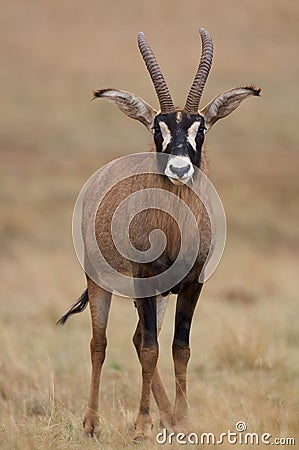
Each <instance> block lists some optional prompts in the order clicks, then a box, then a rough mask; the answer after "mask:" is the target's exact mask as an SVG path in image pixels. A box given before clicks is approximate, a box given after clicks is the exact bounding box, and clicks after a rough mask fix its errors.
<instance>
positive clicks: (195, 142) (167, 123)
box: [153, 111, 205, 184]
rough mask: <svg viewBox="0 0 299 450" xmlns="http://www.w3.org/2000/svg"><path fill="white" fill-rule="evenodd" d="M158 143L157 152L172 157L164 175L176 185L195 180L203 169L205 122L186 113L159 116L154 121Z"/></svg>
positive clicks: (199, 117) (156, 142)
mask: <svg viewBox="0 0 299 450" xmlns="http://www.w3.org/2000/svg"><path fill="white" fill-rule="evenodd" d="M153 130H154V140H155V145H156V150H157V152H163V153H167V154H169V155H170V156H169V158H168V162H167V165H166V167H165V170H164V173H165V175H167V177H168V178H169V179H170V180H171V181H172V182H173V183H175V184H177V183H184V184H186V183H187V182H188V181H189V180H190V179H192V176H193V173H194V168H193V166H197V167H200V160H201V147H202V144H203V141H204V132H205V124H204V118H203V117H202V116H201V115H199V114H193V115H191V116H189V115H187V114H186V113H185V112H184V111H176V112H174V113H170V114H158V115H157V116H156V118H155V121H154V127H153Z"/></svg>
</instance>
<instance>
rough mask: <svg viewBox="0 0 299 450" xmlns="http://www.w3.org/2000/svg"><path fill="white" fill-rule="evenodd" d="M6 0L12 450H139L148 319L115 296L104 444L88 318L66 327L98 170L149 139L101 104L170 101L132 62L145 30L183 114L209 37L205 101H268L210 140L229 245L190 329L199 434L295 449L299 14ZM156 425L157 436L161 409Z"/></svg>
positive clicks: (6, 287) (3, 381)
mask: <svg viewBox="0 0 299 450" xmlns="http://www.w3.org/2000/svg"><path fill="white" fill-rule="evenodd" d="M6 3H7V4H6V5H3V7H2V11H1V17H0V21H1V23H0V49H1V75H0V76H1V85H2V87H3V90H2V92H1V105H0V122H1V130H0V151H1V166H0V180H1V181H0V182H1V194H0V202H1V213H0V221H1V234H0V244H1V254H0V273H1V278H2V281H1V303H0V448H1V450H2V449H3V450H8V449H13V450H15V449H22V450H29V449H30V450H31V449H38V450H45V449H62V448H63V449H77V448H78V449H82V448H84V449H89V448H90V449H92V448H97V449H98V448H104V449H114V448H115V449H116V448H117V449H120V448H128V449H130V448H135V447H133V446H132V445H131V443H130V439H131V435H132V426H133V422H134V417H135V414H136V410H137V404H138V397H139V383H140V370H139V366H138V363H137V358H136V356H135V354H134V350H133V346H132V345H131V336H132V334H133V329H134V326H135V322H136V313H135V310H134V308H133V307H132V305H131V304H128V302H127V301H125V300H122V299H115V301H114V304H113V308H112V317H111V321H110V327H109V349H108V356H107V361H106V363H105V370H104V374H103V380H102V381H103V382H102V391H101V405H102V409H101V423H102V437H101V441H100V443H99V442H96V441H91V440H84V439H83V437H82V434H81V421H82V417H83V415H84V408H85V405H86V402H87V395H88V383H89V373H90V362H89V354H88V341H89V337H90V331H89V330H90V324H89V317H88V314H87V313H85V314H83V315H81V317H76V318H74V319H72V321H70V323H68V325H67V326H66V327H65V328H63V329H57V328H56V326H55V321H56V319H57V318H58V317H59V316H60V315H61V314H62V313H63V312H64V311H65V309H66V308H67V306H68V305H69V304H70V303H72V302H73V300H74V299H75V298H76V297H77V296H78V295H79V293H80V292H81V290H82V289H83V287H84V277H83V274H82V271H81V268H80V267H79V265H78V264H77V262H76V259H75V254H74V252H73V250H72V242H71V232H70V229H71V215H72V208H73V205H74V202H75V199H76V195H77V193H78V191H79V189H80V188H81V186H82V184H83V182H84V181H85V180H86V179H87V177H88V176H89V175H90V174H92V173H93V172H94V171H95V170H96V169H97V168H98V167H99V166H100V165H102V164H104V163H105V162H107V161H108V160H110V159H112V158H114V157H115V156H117V155H122V154H126V153H130V152H133V151H140V150H142V149H146V148H147V146H148V144H149V137H148V136H147V135H146V132H144V130H143V128H142V127H140V126H139V125H138V124H136V123H133V122H130V121H129V120H127V119H126V118H125V117H123V116H122V115H121V114H118V113H117V112H116V111H115V110H114V109H113V108H112V107H111V106H110V105H107V104H105V103H103V104H101V105H99V104H98V103H96V102H93V103H90V101H89V99H90V92H91V90H92V89H93V88H97V87H105V86H115V87H119V88H123V89H126V90H129V91H133V92H135V93H137V94H139V95H141V96H142V97H144V98H145V100H147V101H149V102H151V103H152V104H153V105H155V104H156V99H155V95H154V92H153V89H152V87H151V85H150V82H149V79H148V76H147V75H146V73H145V69H144V66H143V63H142V61H141V59H140V57H139V55H138V52H137V50H136V43H135V39H136V33H137V31H139V30H140V29H142V30H144V31H145V32H146V35H147V36H148V38H149V39H150V41H151V43H152V45H153V47H154V48H155V49H156V53H157V56H158V58H159V60H160V61H161V66H162V68H165V72H166V76H167V79H168V80H169V85H170V88H171V89H172V91H173V92H174V94H175V99H176V101H177V103H178V104H182V103H183V102H184V99H185V94H186V90H187V88H188V87H189V84H190V82H191V79H192V76H193V73H194V69H195V64H196V62H197V60H198V55H199V47H200V46H199V38H198V36H197V35H196V28H197V27H198V26H199V25H202V26H205V27H206V28H207V29H208V30H210V31H211V33H212V34H213V37H214V40H215V45H216V54H215V62H214V67H213V72H212V75H211V77H210V80H209V83H208V86H207V89H206V92H205V99H204V100H205V101H207V100H209V99H210V98H211V97H212V96H214V95H215V93H216V92H218V91H221V90H224V89H228V88H230V87H232V86H234V85H238V84H241V83H243V82H252V81H255V82H256V83H257V84H258V85H261V87H262V88H263V96H262V98H261V99H260V100H256V99H252V100H251V101H248V103H247V104H246V105H244V106H242V107H241V108H240V111H239V112H238V113H236V114H234V115H233V116H232V117H231V118H230V119H227V121H225V122H223V123H222V124H221V125H220V124H219V125H217V126H216V127H215V130H213V133H212V134H211V136H209V148H210V157H211V178H212V180H213V181H214V183H215V185H216V187H217V189H218V191H219V193H220V195H221V198H222V200H223V203H224V206H225V209H226V214H227V218H228V241H227V248H226V251H225V255H224V258H223V260H222V263H221V266H220V268H219V269H218V270H217V272H216V274H215V275H214V276H213V278H212V279H211V281H210V282H209V283H208V284H207V286H206V287H205V290H204V293H203V295H202V299H201V302H200V304H199V307H198V310H197V312H196V317H195V319H194V325H193V330H192V354H193V356H192V360H191V363H190V372H189V380H190V388H189V392H190V407H191V410H192V413H193V418H194V420H193V422H194V430H195V431H197V432H201V431H214V432H216V433H220V432H224V431H226V430H227V429H233V427H234V424H235V423H236V422H237V421H239V420H244V421H245V422H246V423H247V424H248V429H249V430H250V431H255V432H265V431H266V432H269V433H272V434H273V436H294V437H296V438H297V442H299V421H298V417H299V402H298V399H299V384H298V375H299V356H298V344H299V333H298V319H297V318H298V314H299V305H298V242H299V240H298V238H299V234H298V225H297V224H298V219H299V214H298V194H299V183H298V148H299V137H298V132H297V123H298V119H299V116H298V108H297V104H298V98H296V96H297V97H298V86H297V84H298V81H297V80H298V75H299V60H298V58H296V55H297V42H298V38H299V30H298V20H297V19H298V14H299V6H298V3H297V2H295V1H289V2H285V3H283V2H281V1H278V0H272V1H271V2H270V0H265V1H263V2H259V1H257V0H251V1H249V0H248V1H247V0H246V1H243V2H236V1H235V0H228V1H226V2H223V1H222V0H216V1H214V2H205V1H201V2H198V1H197V0H196V1H195V0H191V1H190V2H187V3H184V2H170V1H164V2H158V1H157V0H153V1H152V2H148V3H140V2H137V1H136V0H130V1H127V2H123V3H121V2H116V3H113V4H112V3H111V2H110V3H111V4H109V3H106V2H103V1H98V2H91V3H90V4H88V6H86V4H84V3H83V2H79V1H77V0H76V1H73V2H67V1H61V0H60V1H57V0H54V1H51V2H37V1H35V0H28V1H26V2H25V3H24V4H23V5H22V4H21V3H20V2H16V1H10V2H6ZM115 130H117V131H115ZM173 311H174V302H173V301H172V302H171V305H170V308H169V311H168V312H167V317H166V320H165V328H164V330H163V333H162V336H161V348H162V350H161V357H160V365H161V369H162V373H163V375H164V380H165V383H166V385H167V387H168V390H169V392H170V395H171V396H173V390H174V386H173V376H172V363H171V357H170V345H171V337H172V319H173ZM154 419H155V431H157V430H158V417H157V413H156V410H154ZM222 447H223V448H225V446H222ZM139 448H143V445H141V446H140V447H139ZM144 448H151V449H152V448H155V444H152V443H151V444H148V445H145V446H144ZM173 448H174V446H173ZM235 448H237V446H235Z"/></svg>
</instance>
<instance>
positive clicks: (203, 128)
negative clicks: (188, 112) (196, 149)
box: [198, 126, 206, 134]
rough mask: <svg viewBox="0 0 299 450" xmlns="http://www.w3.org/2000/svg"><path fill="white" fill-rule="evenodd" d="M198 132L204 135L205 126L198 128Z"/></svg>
mask: <svg viewBox="0 0 299 450" xmlns="http://www.w3.org/2000/svg"><path fill="white" fill-rule="evenodd" d="M198 131H199V133H200V134H205V131H206V127H205V126H202V127H199V129H198Z"/></svg>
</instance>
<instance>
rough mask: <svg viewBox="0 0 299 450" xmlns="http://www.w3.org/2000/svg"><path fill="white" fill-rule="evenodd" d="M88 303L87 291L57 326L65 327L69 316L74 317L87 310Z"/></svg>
mask: <svg viewBox="0 0 299 450" xmlns="http://www.w3.org/2000/svg"><path fill="white" fill-rule="evenodd" d="M87 303H88V291H87V289H85V291H84V292H83V294H82V295H81V297H80V298H79V300H77V301H76V303H74V304H73V306H72V307H71V308H70V309H69V310H68V312H67V313H65V314H64V315H63V316H62V317H61V318H60V319H59V320H58V321H57V322H56V325H64V324H65V322H66V321H67V319H68V318H69V316H72V315H73V314H78V313H80V312H82V311H84V309H85V308H86V306H87Z"/></svg>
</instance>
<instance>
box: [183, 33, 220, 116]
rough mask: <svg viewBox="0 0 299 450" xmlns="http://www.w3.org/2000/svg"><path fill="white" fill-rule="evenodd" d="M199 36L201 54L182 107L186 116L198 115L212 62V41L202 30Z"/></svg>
mask: <svg viewBox="0 0 299 450" xmlns="http://www.w3.org/2000/svg"><path fill="white" fill-rule="evenodd" d="M199 34H200V37H201V42H202V52H201V58H200V62H199V66H198V69H197V72H196V75H195V78H194V80H193V83H192V86H191V88H190V91H189V94H188V97H187V100H186V104H185V107H184V111H185V112H186V113H187V114H198V108H199V102H200V99H201V95H202V92H203V90H204V87H205V84H206V81H207V78H208V75H209V72H210V69H211V65H212V60H213V41H212V38H211V36H210V35H209V33H208V32H207V31H206V30H205V29H204V28H200V29H199Z"/></svg>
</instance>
